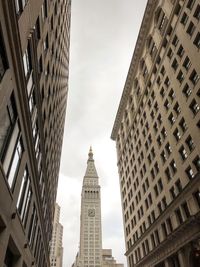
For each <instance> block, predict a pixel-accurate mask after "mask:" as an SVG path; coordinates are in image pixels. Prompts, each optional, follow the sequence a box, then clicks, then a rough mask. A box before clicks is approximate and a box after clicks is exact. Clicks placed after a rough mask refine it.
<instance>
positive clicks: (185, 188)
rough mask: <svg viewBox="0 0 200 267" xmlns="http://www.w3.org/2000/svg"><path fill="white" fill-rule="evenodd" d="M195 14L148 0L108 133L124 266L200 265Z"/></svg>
mask: <svg viewBox="0 0 200 267" xmlns="http://www.w3.org/2000/svg"><path fill="white" fill-rule="evenodd" d="M199 20H200V1H199V0H196V1H195V0H185V1H181V0H180V1H178V0H174V1H172V0H166V1H154V0H149V1H148V2H147V7H146V10H145V14H144V17H143V21H142V25H141V28H140V32H139V36H138V39H137V43H136V47H135V50H134V53H133V57H132V60H131V64H130V68H129V71H128V75H127V79H126V82H125V87H124V90H123V94H122V98H121V101H120V105H119V108H118V112H117V116H116V119H115V123H114V127H113V131H112V135H111V137H112V139H113V140H115V141H116V147H117V157H118V162H117V165H118V169H119V176H120V189H121V199H122V210H123V220H124V233H125V241H126V256H127V258H128V265H129V267H133V266H138V267H139V266H141V267H147V266H154V267H155V266H156V267H167V266H180V267H197V266H200V224H199V218H200V217H199V216H200V212H199V211H200V139H199V136H200V112H199V110H200V89H199V88H200V64H199V62H200V53H199V49H200V28H199Z"/></svg>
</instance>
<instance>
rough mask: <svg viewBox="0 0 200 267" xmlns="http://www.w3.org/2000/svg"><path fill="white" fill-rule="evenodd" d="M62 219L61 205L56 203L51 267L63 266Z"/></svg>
mask: <svg viewBox="0 0 200 267" xmlns="http://www.w3.org/2000/svg"><path fill="white" fill-rule="evenodd" d="M59 220H60V206H59V205H58V204H57V203H56V205H55V213H54V220H53V233H52V238H51V249H50V264H51V267H62V261H63V246H62V237H63V226H62V224H61V223H60V222H59Z"/></svg>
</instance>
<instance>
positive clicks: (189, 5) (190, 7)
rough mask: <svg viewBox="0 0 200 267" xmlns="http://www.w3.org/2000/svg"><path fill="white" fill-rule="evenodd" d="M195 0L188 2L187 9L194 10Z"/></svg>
mask: <svg viewBox="0 0 200 267" xmlns="http://www.w3.org/2000/svg"><path fill="white" fill-rule="evenodd" d="M194 2H195V1H194V0H188V2H187V6H186V7H187V8H188V9H190V10H192V8H193V6H194Z"/></svg>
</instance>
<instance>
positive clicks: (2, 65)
mask: <svg viewBox="0 0 200 267" xmlns="http://www.w3.org/2000/svg"><path fill="white" fill-rule="evenodd" d="M7 69H8V61H7V55H6V50H5V45H4V41H3V34H2V32H1V28H0V82H1V80H2V78H3V76H4V73H5V72H6V70H7Z"/></svg>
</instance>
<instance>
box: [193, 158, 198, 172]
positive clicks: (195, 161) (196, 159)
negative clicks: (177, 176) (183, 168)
mask: <svg viewBox="0 0 200 267" xmlns="http://www.w3.org/2000/svg"><path fill="white" fill-rule="evenodd" d="M193 164H194V165H195V167H196V169H197V171H200V157H199V156H197V157H196V158H195V159H194V160H193Z"/></svg>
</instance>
